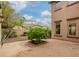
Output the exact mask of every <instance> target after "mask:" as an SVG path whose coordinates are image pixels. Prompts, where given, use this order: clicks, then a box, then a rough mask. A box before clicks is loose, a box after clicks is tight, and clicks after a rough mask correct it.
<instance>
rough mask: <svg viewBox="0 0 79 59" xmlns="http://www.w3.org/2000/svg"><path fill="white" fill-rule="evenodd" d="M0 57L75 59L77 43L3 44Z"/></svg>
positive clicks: (51, 41)
mask: <svg viewBox="0 0 79 59" xmlns="http://www.w3.org/2000/svg"><path fill="white" fill-rule="evenodd" d="M0 56H13V57H14V56H16V57H56V56H57V57H66V56H67V57H76V56H79V43H74V42H69V41H63V40H57V39H49V40H47V43H44V44H39V45H33V44H31V43H29V42H27V41H18V42H12V43H5V44H4V45H3V47H0Z"/></svg>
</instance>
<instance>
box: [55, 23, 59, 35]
mask: <svg viewBox="0 0 79 59" xmlns="http://www.w3.org/2000/svg"><path fill="white" fill-rule="evenodd" d="M56 34H60V22H57V23H56Z"/></svg>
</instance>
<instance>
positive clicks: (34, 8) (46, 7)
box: [10, 1, 51, 26]
mask: <svg viewBox="0 0 79 59" xmlns="http://www.w3.org/2000/svg"><path fill="white" fill-rule="evenodd" d="M10 4H11V6H12V8H13V9H14V10H15V12H16V13H20V14H21V15H22V16H24V17H25V18H26V20H35V21H36V22H37V24H40V25H44V26H50V25H51V12H50V11H51V10H50V9H51V8H50V4H48V1H12V2H10Z"/></svg>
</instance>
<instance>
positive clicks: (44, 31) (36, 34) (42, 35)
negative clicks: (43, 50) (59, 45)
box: [28, 26, 49, 43]
mask: <svg viewBox="0 0 79 59" xmlns="http://www.w3.org/2000/svg"><path fill="white" fill-rule="evenodd" d="M47 38H49V30H48V28H46V27H42V26H34V27H32V28H31V29H30V30H29V31H28V39H29V40H31V41H36V42H38V43H39V42H40V41H42V39H47Z"/></svg>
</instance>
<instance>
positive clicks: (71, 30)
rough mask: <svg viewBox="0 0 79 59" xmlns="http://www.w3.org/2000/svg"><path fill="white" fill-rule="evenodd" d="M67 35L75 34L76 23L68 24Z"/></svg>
mask: <svg viewBox="0 0 79 59" xmlns="http://www.w3.org/2000/svg"><path fill="white" fill-rule="evenodd" d="M69 35H76V24H75V23H72V24H69Z"/></svg>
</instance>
